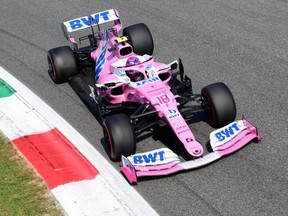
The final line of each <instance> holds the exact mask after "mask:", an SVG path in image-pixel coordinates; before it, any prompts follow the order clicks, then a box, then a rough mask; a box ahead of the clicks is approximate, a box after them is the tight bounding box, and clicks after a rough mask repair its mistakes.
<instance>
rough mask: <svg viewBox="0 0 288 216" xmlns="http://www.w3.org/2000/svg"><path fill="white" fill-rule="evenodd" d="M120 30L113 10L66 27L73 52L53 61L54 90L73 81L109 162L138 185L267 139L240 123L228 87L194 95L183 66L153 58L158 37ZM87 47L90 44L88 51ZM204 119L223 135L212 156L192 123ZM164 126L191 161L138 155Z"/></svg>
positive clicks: (143, 30) (65, 50)
mask: <svg viewBox="0 0 288 216" xmlns="http://www.w3.org/2000/svg"><path fill="white" fill-rule="evenodd" d="M111 22H112V23H113V24H112V25H111ZM104 24H105V25H104ZM109 24H110V25H109ZM103 26H105V28H103ZM106 26H109V27H108V28H107V27H106ZM100 27H101V28H100ZM84 29H86V30H87V29H88V30H89V34H85V35H84V36H81V37H79V38H78V42H77V39H76V37H74V36H72V35H73V34H75V33H76V32H78V31H79V30H84ZM121 29H122V24H121V21H120V18H119V14H118V12H117V11H116V10H113V9H110V10H107V11H102V12H99V13H95V14H92V15H90V16H84V17H80V18H77V19H73V20H69V21H66V22H64V23H63V24H62V30H63V33H64V36H65V38H66V39H67V40H69V41H70V42H71V45H72V47H73V49H72V48H71V47H70V46H63V47H57V48H54V49H51V50H49V51H48V55H47V59H48V65H49V71H48V73H49V75H50V77H51V79H52V80H53V81H54V83H56V84H60V83H64V82H67V81H69V83H70V85H71V86H73V89H74V90H75V92H77V94H78V95H79V96H80V97H81V99H82V100H83V101H84V102H85V103H86V104H90V108H91V110H93V111H94V113H95V115H96V117H97V119H98V121H99V122H100V124H101V125H102V127H103V133H104V138H105V140H106V143H107V153H108V154H109V157H110V158H111V160H113V161H120V160H121V159H122V166H121V170H122V173H123V174H124V175H125V176H126V177H127V179H128V180H129V181H130V182H131V183H135V182H137V178H139V177H142V176H160V175H168V174H172V173H176V172H179V171H182V170H189V169H193V168H198V167H201V166H204V165H207V164H209V163H211V162H213V161H215V160H218V159H219V158H221V157H223V156H224V155H227V154H230V153H232V152H235V151H236V150H238V149H240V148H241V147H243V146H244V145H246V144H248V143H249V142H251V141H252V140H260V139H261V137H260V136H259V135H258V133H257V129H256V128H255V127H254V126H253V125H252V124H251V123H250V122H248V121H247V120H246V119H244V118H243V119H242V120H239V121H235V117H236V106H235V102H234V99H233V96H232V94H231V92H230V90H229V89H228V87H227V86H226V85H225V84H224V83H221V82H218V83H213V84H210V85H208V86H206V87H204V88H203V89H202V90H201V93H200V94H194V93H193V91H192V84H191V80H190V78H189V77H187V75H184V69H183V65H182V62H181V60H180V59H179V60H176V61H173V62H171V63H170V64H164V63H161V62H157V61H156V60H155V59H154V58H153V57H152V53H153V50H154V43H153V38H152V35H151V32H150V30H149V29H148V27H147V26H146V25H145V24H143V23H139V24H135V25H132V26H128V27H126V28H124V29H123V33H122V34H121V33H120V30H121ZM84 42H87V43H88V45H87V46H83V43H84ZM199 112H204V113H205V114H206V116H207V122H208V124H209V125H211V126H212V127H213V128H217V130H216V131H214V132H212V133H211V134H210V148H209V149H211V151H210V152H209V153H205V154H204V148H203V146H202V145H201V144H200V143H199V142H198V141H197V139H196V138H195V136H194V134H193V132H192V131H191V130H190V128H189V125H188V124H187V121H188V120H189V119H191V118H192V117H193V116H194V115H196V114H197V113H199ZM164 126H166V127H169V129H170V130H171V131H172V132H173V133H174V135H175V136H176V137H177V140H178V142H179V143H181V145H182V146H183V147H184V148H183V149H185V151H186V152H185V153H186V154H188V155H189V156H190V158H192V159H191V160H188V161H184V162H181V161H180V159H179V157H178V155H177V154H175V153H174V152H173V151H172V150H170V149H168V148H161V149H157V150H154V151H150V152H146V153H140V154H136V139H137V137H139V136H140V135H141V134H143V132H145V131H149V130H153V129H155V128H159V127H164Z"/></svg>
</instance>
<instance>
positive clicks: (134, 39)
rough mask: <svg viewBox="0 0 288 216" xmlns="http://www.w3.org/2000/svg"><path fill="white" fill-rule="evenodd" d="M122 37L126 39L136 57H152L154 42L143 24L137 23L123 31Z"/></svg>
mask: <svg viewBox="0 0 288 216" xmlns="http://www.w3.org/2000/svg"><path fill="white" fill-rule="evenodd" d="M123 35H124V36H127V37H128V43H129V44H130V45H131V46H132V47H133V51H134V53H136V54H138V55H144V54H147V55H152V53H153V50H154V42H153V38H152V34H151V32H150V30H149V29H148V27H147V26H146V25H145V24H144V23H138V24H134V25H131V26H128V27H126V28H124V29H123Z"/></svg>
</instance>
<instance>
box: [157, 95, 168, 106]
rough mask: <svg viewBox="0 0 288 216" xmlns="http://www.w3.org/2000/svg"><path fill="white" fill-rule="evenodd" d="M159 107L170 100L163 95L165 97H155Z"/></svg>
mask: <svg viewBox="0 0 288 216" xmlns="http://www.w3.org/2000/svg"><path fill="white" fill-rule="evenodd" d="M156 98H157V100H158V102H159V104H160V106H161V105H163V104H167V103H169V102H170V98H169V97H168V96H167V95H166V94H165V95H161V96H159V97H156Z"/></svg>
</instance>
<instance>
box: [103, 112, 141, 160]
mask: <svg viewBox="0 0 288 216" xmlns="http://www.w3.org/2000/svg"><path fill="white" fill-rule="evenodd" d="M103 133H104V138H105V140H106V143H107V147H108V154H109V156H110V159H111V160H112V161H120V160H121V155H124V156H129V155H132V154H135V152H136V140H135V136H134V131H133V127H132V125H131V122H130V119H129V117H128V116H127V115H125V114H115V115H111V116H107V117H106V118H105V119H104V121H103Z"/></svg>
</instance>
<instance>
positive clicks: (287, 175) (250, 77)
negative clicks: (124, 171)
mask: <svg viewBox="0 0 288 216" xmlns="http://www.w3.org/2000/svg"><path fill="white" fill-rule="evenodd" d="M0 3H1V5H0V20H1V21H0V45H1V46H0V65H1V66H3V67H4V68H5V69H6V70H8V71H10V72H11V73H12V75H14V76H15V77H16V78H17V79H19V80H20V81H21V82H23V83H24V84H25V85H27V86H28V87H29V88H30V89H31V90H33V91H34V92H35V93H36V94H37V95H38V96H40V97H41V98H42V99H43V100H44V101H45V102H47V103H48V104H49V105H50V106H51V107H52V108H53V109H55V110H56V111H57V112H58V113H59V114H60V115H61V116H62V117H64V118H65V119H66V120H67V121H68V122H69V123H70V124H71V125H72V126H73V127H75V128H76V129H77V130H78V131H79V132H80V133H81V134H82V135H83V136H84V137H85V138H86V139H87V140H88V141H89V142H90V143H92V144H93V146H94V147H95V148H96V149H97V150H98V151H99V152H100V153H101V154H103V155H104V156H105V157H106V158H107V159H108V157H107V155H106V153H105V150H104V148H103V145H102V144H101V143H103V135H102V129H101V127H100V125H99V124H98V123H97V121H96V120H95V118H94V117H93V115H92V114H91V113H90V111H89V110H88V109H87V108H86V106H85V105H84V104H83V103H82V102H81V101H80V99H79V98H78V97H77V95H76V94H75V93H74V91H73V90H72V89H71V87H70V86H69V84H62V85H55V84H53V83H52V81H51V80H50V78H49V76H48V73H47V63H46V53H47V51H48V50H49V49H50V48H54V47H57V46H62V45H67V44H68V43H67V42H66V40H65V39H64V37H63V36H62V32H61V30H60V24H61V22H63V21H66V20H69V19H73V18H77V17H80V16H84V15H89V14H92V13H94V12H98V11H102V10H106V9H110V8H114V9H117V10H118V11H119V12H120V17H121V20H122V23H123V25H124V26H128V25H131V24H134V23H138V22H144V23H146V24H147V25H148V26H149V28H150V30H151V32H152V34H153V37H154V42H155V52H154V56H155V58H156V59H157V60H159V61H163V62H166V63H169V62H170V61H172V60H174V59H177V58H178V57H181V58H182V60H183V63H184V66H185V70H186V73H187V74H188V75H189V76H190V77H191V78H192V82H193V89H194V91H195V92H200V90H201V88H202V87H203V86H205V85H208V84H210V83H213V82H216V81H222V82H224V83H226V84H227V85H228V86H229V87H230V89H231V91H232V92H233V94H234V97H235V100H236V103H237V111H238V114H237V115H238V119H240V118H241V117H242V114H244V115H245V116H246V118H247V119H249V120H250V121H251V122H253V123H254V124H255V125H256V126H257V127H258V129H259V132H260V134H261V135H262V137H263V140H262V141H261V142H259V143H252V144H250V145H248V146H246V147H245V148H244V149H242V150H240V151H239V152H237V153H235V154H233V155H231V156H229V157H226V158H224V159H222V160H220V161H218V162H216V163H214V164H212V165H209V166H207V167H205V168H202V169H198V170H195V171H191V172H185V173H181V174H178V175H173V176H169V177H166V178H156V179H152V180H149V179H146V180H144V181H140V182H139V183H138V185H137V186H134V187H135V188H136V190H137V191H138V192H139V193H140V194H141V195H142V196H143V197H144V198H145V199H146V200H147V201H148V202H149V203H150V204H151V206H152V207H153V208H154V209H155V210H156V211H157V212H158V213H159V214H160V215H286V214H287V212H288V205H287V204H288V196H287V194H288V187H287V185H288V160H287V155H288V141H287V140H288V135H287V126H288V118H287V115H288V92H287V87H286V86H287V81H288V75H287V71H288V40H287V21H288V16H287V14H288V1H287V0H254V1H250V0H241V1H237V0H229V1H228V0H227V1H225V0H218V1H217V0H214V1H213V0H202V1H197V0H194V1H190V0H189V1H188V0H182V1H170V0H169V1H168V0H167V1H164V0H158V1H153V2H152V1H147V0H142V1H134V2H132V1H129V0H128V1H127V0H122V1H121V2H120V1H117V2H114V1H91V0H82V1H67V0H63V1H56V0H49V1H48V0H42V1H37V0H21V1H18V0H9V1H6V0H0ZM191 129H192V130H193V132H194V134H195V136H196V137H197V138H198V139H199V141H201V142H205V141H207V139H208V135H209V133H210V132H211V131H212V129H211V128H210V127H209V126H208V125H207V124H206V123H204V122H202V121H197V119H196V120H195V124H193V125H191ZM159 139H160V140H161V141H160V140H159ZM169 142H170V139H169V140H168V139H166V136H165V135H164V133H163V135H160V136H159V137H158V140H156V141H155V140H154V139H152V137H147V138H146V139H143V140H140V142H139V143H138V146H137V147H138V151H139V152H141V151H146V150H151V149H153V148H158V147H163V145H164V144H166V145H167V144H169ZM163 143H164V144H163ZM111 164H112V165H113V166H114V167H115V168H116V169H119V164H118V163H111Z"/></svg>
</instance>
